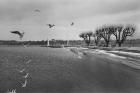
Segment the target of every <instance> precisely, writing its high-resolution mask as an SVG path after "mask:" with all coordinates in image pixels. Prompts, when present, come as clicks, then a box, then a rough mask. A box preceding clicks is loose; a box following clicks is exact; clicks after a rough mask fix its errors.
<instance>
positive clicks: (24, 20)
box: [0, 0, 140, 40]
mask: <svg viewBox="0 0 140 93" xmlns="http://www.w3.org/2000/svg"><path fill="white" fill-rule="evenodd" d="M36 9H38V10H40V12H38V11H35V10H36ZM72 22H74V25H73V26H71V25H70V24H71V23H72ZM49 23H50V24H55V25H56V26H55V27H53V28H51V29H50V28H49V27H48V26H47V25H46V24H49ZM103 24H135V25H136V26H137V33H136V35H135V37H139V36H140V32H139V27H140V0H0V39H2V40H18V39H19V38H18V36H16V35H14V34H11V33H10V31H13V30H19V31H21V32H22V31H24V32H25V36H24V38H23V40H46V39H47V38H48V39H80V38H79V37H78V35H79V33H81V32H84V31H94V30H95V29H96V28H97V27H98V26H102V25H103Z"/></svg>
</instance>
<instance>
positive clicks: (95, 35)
mask: <svg viewBox="0 0 140 93" xmlns="http://www.w3.org/2000/svg"><path fill="white" fill-rule="evenodd" d="M92 36H93V38H94V42H95V45H96V46H97V45H98V43H99V41H100V39H101V36H100V35H99V34H98V31H97V30H96V31H95V33H93V35H92Z"/></svg>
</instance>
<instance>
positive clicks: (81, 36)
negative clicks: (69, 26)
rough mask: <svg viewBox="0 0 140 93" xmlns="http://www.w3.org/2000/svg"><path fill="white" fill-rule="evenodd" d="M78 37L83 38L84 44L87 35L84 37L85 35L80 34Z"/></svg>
mask: <svg viewBox="0 0 140 93" xmlns="http://www.w3.org/2000/svg"><path fill="white" fill-rule="evenodd" d="M79 37H80V38H83V39H84V41H85V43H86V40H87V35H86V33H81V34H80V35H79Z"/></svg>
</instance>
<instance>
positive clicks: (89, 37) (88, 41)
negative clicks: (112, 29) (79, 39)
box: [86, 32, 93, 46]
mask: <svg viewBox="0 0 140 93" xmlns="http://www.w3.org/2000/svg"><path fill="white" fill-rule="evenodd" d="M86 35H87V41H86V42H87V45H88V46H89V45H90V43H91V36H92V35H93V32H87V33H86Z"/></svg>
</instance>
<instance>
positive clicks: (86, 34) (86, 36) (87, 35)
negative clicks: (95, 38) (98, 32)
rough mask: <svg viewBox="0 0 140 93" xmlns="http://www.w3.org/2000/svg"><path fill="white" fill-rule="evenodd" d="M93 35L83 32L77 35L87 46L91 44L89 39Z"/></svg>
mask: <svg viewBox="0 0 140 93" xmlns="http://www.w3.org/2000/svg"><path fill="white" fill-rule="evenodd" d="M92 35H93V32H84V33H81V34H80V35H79V37H80V38H83V39H84V41H85V43H86V44H87V45H88V46H89V45H90V43H91V37H92Z"/></svg>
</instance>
